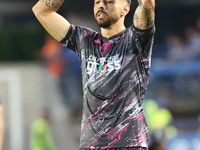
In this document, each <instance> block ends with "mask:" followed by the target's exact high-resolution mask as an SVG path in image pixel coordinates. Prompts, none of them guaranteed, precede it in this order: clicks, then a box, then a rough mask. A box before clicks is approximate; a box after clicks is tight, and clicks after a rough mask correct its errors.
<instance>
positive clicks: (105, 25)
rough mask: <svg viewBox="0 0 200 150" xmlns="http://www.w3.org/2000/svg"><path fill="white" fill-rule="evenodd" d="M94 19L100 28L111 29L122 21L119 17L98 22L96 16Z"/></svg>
mask: <svg viewBox="0 0 200 150" xmlns="http://www.w3.org/2000/svg"><path fill="white" fill-rule="evenodd" d="M94 18H95V20H96V22H97V24H98V26H99V27H101V28H109V27H110V26H111V25H113V24H115V23H116V22H117V21H118V20H119V19H120V17H117V16H116V17H114V18H110V17H108V18H107V19H105V20H103V19H100V20H98V19H97V17H96V16H95V17H94Z"/></svg>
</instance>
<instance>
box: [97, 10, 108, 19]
mask: <svg viewBox="0 0 200 150" xmlns="http://www.w3.org/2000/svg"><path fill="white" fill-rule="evenodd" d="M105 15H106V13H105V12H103V11H101V10H100V11H98V12H97V17H99V18H103V17H104V16H105Z"/></svg>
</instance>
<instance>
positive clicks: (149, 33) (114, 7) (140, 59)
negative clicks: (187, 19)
mask: <svg viewBox="0 0 200 150" xmlns="http://www.w3.org/2000/svg"><path fill="white" fill-rule="evenodd" d="M63 1H64V0H40V1H39V2H38V3H37V4H36V5H35V6H34V7H33V12H34V13H35V15H36V17H37V18H38V20H39V21H40V23H41V24H42V25H43V26H44V28H45V29H46V30H47V31H48V32H49V33H50V34H51V35H52V36H53V37H54V38H55V39H57V40H58V41H60V42H61V43H62V44H63V45H64V46H67V47H68V48H70V49H72V50H73V51H75V52H76V53H77V55H78V57H79V58H80V60H81V67H82V76H83V92H84V93H83V94H84V95H83V100H84V101H83V103H84V104H83V117H82V127H81V140H80V149H81V150H90V149H97V150H100V149H106V150H146V149H148V139H149V136H148V127H147V124H146V120H145V115H144V111H143V108H142V102H143V97H144V94H145V92H146V89H147V85H148V82H149V73H150V62H151V53H152V44H153V38H154V33H155V27H154V7H155V0H138V3H139V5H138V7H137V9H136V11H135V14H134V19H133V25H131V26H130V27H129V28H125V26H124V19H125V16H126V15H127V14H128V12H129V10H130V5H131V0H94V17H95V20H96V21H97V23H98V25H99V26H100V28H101V32H100V33H98V32H95V31H93V30H91V29H88V28H85V27H81V26H75V25H72V24H70V23H69V22H68V21H67V20H65V19H64V18H63V17H62V16H60V15H59V14H57V13H56V11H57V10H58V8H59V7H60V6H61V4H62V3H63ZM74 94H76V93H74Z"/></svg>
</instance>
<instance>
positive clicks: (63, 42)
mask: <svg viewBox="0 0 200 150" xmlns="http://www.w3.org/2000/svg"><path fill="white" fill-rule="evenodd" d="M71 34H72V25H70V27H69V31H68V32H67V35H66V36H65V37H64V38H63V39H62V40H61V41H60V43H62V44H63V45H65V44H66V43H67V40H68V39H69V37H70V35H71Z"/></svg>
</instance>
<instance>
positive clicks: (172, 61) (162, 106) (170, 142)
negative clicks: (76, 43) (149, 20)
mask: <svg viewBox="0 0 200 150" xmlns="http://www.w3.org/2000/svg"><path fill="white" fill-rule="evenodd" d="M36 2H37V1H36V0H0V81H1V82H0V88H1V90H0V98H1V99H2V101H3V104H4V107H5V109H4V110H5V113H4V117H5V124H6V129H5V140H4V148H3V150H18V149H19V150H23V149H24V150H25V149H26V150H27V149H29V148H30V142H29V137H30V132H29V131H30V128H31V124H32V123H33V121H34V120H35V119H36V118H38V117H39V116H40V115H41V112H42V111H43V109H44V108H46V107H48V109H49V110H50V113H51V115H52V120H53V121H52V136H53V138H54V141H55V144H56V145H57V147H58V149H60V150H64V149H65V150H68V149H76V148H77V147H78V146H77V145H78V144H77V143H78V140H77V139H78V138H79V134H80V132H79V131H80V129H79V127H80V118H81V96H82V93H81V88H80V87H81V79H80V78H81V71H80V62H79V60H77V57H76V55H75V54H74V53H73V52H71V51H70V50H69V49H66V48H63V47H62V46H61V45H59V44H58V43H56V42H55V41H54V42H52V43H51V42H49V41H51V40H52V39H51V37H48V35H47V33H46V31H45V30H44V29H43V27H42V26H41V25H40V23H39V22H38V21H37V20H36V18H35V16H34V14H33V13H32V10H31V9H32V7H33V5H34V4H35V3H36ZM137 5H138V4H137V1H136V0H135V1H132V6H131V11H130V13H129V14H128V15H127V17H126V21H125V25H126V27H128V26H130V25H131V24H132V21H133V13H134V11H135V9H136V7H137ZM58 12H59V13H60V14H61V15H62V16H64V17H65V18H66V19H67V20H68V21H69V22H70V23H72V24H75V25H81V26H87V27H89V28H92V29H94V30H97V31H99V27H98V26H97V25H96V23H95V20H94V19H93V0H85V1H83V0H73V1H67V0H66V1H65V2H64V3H63V5H62V6H61V8H60V9H59V11H58ZM155 24H156V30H157V32H156V35H155V44H154V47H153V54H152V70H151V79H150V84H149V87H148V90H147V91H148V92H147V94H146V96H145V110H146V112H149V111H150V112H152V110H150V109H149V108H151V107H150V106H154V107H153V108H156V110H157V112H155V113H156V114H160V116H156V117H152V116H151V115H148V114H146V115H147V121H149V126H150V130H151V131H152V132H151V140H150V146H151V149H152V150H200V1H199V0H173V1H169V0H158V1H156V22H155ZM48 42H49V43H48ZM50 43H51V44H52V45H53V47H55V50H54V49H53V48H52V47H51V44H50ZM49 47H51V48H52V50H49V51H51V52H52V53H51V52H50V53H51V54H49V53H48V49H51V48H49ZM71 66H73V67H71ZM70 67H71V68H70ZM73 69H74V70H73ZM69 70H70V71H69ZM13 71H14V73H13ZM5 72H6V73H5ZM15 77H19V80H18V79H16V78H15ZM14 78H15V79H16V81H17V82H14ZM11 80H12V82H10V81H11ZM18 81H19V83H18ZM75 82H78V83H76V84H74V83H75ZM12 83H13V84H12ZM17 83H18V84H17ZM73 84H74V85H75V86H74V87H72V86H71V85H73ZM12 85H13V87H15V86H16V88H19V89H20V90H19V92H18V93H15V94H16V96H18V98H19V99H18V101H17V102H16V103H18V102H20V103H18V105H19V107H18V108H13V107H12V106H11V104H10V103H11V99H12V98H10V95H13V94H12V93H10V88H11V87H12ZM73 93H77V94H76V96H77V97H74V96H73V95H72V94H73ZM13 100H14V99H13ZM74 102H76V103H75V104H74ZM77 103H79V104H80V105H78V107H77V105H76V104H77ZM75 105H76V107H75ZM16 107H17V106H16ZM15 111H17V112H18V116H16V117H18V120H17V123H18V124H16V125H13V124H12V123H13V122H12V121H14V122H15V121H16V120H12V118H13V117H14V116H13V115H12V114H11V113H12V112H15ZM16 114H17V113H16ZM152 115H153V114H152ZM154 115H155V114H154ZM74 118H76V119H74ZM152 118H153V119H152ZM163 118H166V119H163ZM70 122H71V123H70ZM151 122H154V123H153V124H152V123H151ZM72 126H73V127H72ZM71 127H72V128H73V129H72V130H71ZM17 133H18V134H19V135H20V136H19V137H20V138H19V139H21V140H19V139H18V140H19V142H18V143H16V142H14V141H15V140H16V139H17V137H16V136H15V134H17ZM68 133H71V134H68ZM72 135H73V136H72ZM69 137H73V138H69ZM65 139H67V140H65ZM70 140H71V142H70ZM66 141H68V142H66ZM69 143H70V144H69ZM69 145H72V146H71V147H70V146H69ZM73 146H74V147H73ZM16 147H17V148H16Z"/></svg>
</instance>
